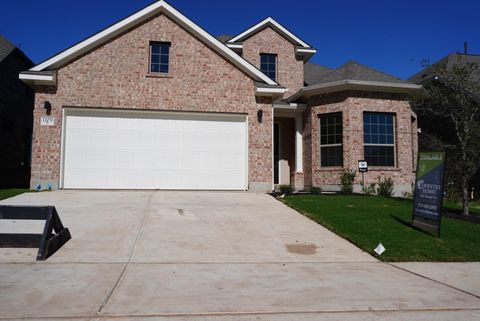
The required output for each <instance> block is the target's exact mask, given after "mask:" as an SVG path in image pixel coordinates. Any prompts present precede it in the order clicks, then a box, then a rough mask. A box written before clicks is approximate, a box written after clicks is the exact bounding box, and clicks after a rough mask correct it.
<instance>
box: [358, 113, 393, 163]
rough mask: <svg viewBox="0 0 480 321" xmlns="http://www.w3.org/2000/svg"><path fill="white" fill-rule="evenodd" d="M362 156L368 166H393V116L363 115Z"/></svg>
mask: <svg viewBox="0 0 480 321" xmlns="http://www.w3.org/2000/svg"><path fill="white" fill-rule="evenodd" d="M363 137H364V138H363V140H364V154H365V155H364V156H365V160H366V161H367V163H368V165H369V166H384V167H394V166H395V115H394V114H391V113H372V112H365V113H363Z"/></svg>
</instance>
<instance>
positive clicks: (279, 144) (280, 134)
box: [273, 121, 282, 186]
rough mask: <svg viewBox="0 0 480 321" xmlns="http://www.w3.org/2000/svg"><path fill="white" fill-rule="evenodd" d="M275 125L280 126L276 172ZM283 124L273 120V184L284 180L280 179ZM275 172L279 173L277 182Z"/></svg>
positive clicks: (278, 183)
mask: <svg viewBox="0 0 480 321" xmlns="http://www.w3.org/2000/svg"><path fill="white" fill-rule="evenodd" d="M275 126H277V127H278V135H277V136H278V160H277V171H276V173H275V139H276V137H275ZM281 141H282V124H281V123H280V122H279V121H274V122H273V185H274V186H275V185H281V184H282V182H281V181H280V173H281V171H280V165H281V163H280V157H281V155H282V143H281ZM275 174H277V179H278V181H277V183H275Z"/></svg>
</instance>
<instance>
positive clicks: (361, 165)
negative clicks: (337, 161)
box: [358, 160, 368, 194]
mask: <svg viewBox="0 0 480 321" xmlns="http://www.w3.org/2000/svg"><path fill="white" fill-rule="evenodd" d="M358 171H359V172H360V173H362V182H363V194H365V175H364V173H366V172H368V164H367V161H365V160H359V161H358Z"/></svg>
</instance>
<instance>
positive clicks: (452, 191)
mask: <svg viewBox="0 0 480 321" xmlns="http://www.w3.org/2000/svg"><path fill="white" fill-rule="evenodd" d="M445 198H446V199H447V201H448V202H450V203H458V202H459V201H460V193H459V192H458V188H457V186H455V183H453V182H452V183H448V184H447V188H446V189H445Z"/></svg>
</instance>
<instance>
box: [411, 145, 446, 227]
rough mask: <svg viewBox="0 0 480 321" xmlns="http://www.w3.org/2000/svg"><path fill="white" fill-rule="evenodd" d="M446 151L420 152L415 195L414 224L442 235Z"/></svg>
mask: <svg viewBox="0 0 480 321" xmlns="http://www.w3.org/2000/svg"><path fill="white" fill-rule="evenodd" d="M444 176H445V153H443V152H428V153H419V155H418V162H417V175H416V179H415V192H414V195H413V217H412V225H413V226H415V227H418V228H420V229H423V230H426V231H428V232H435V233H436V234H437V236H439V235H440V221H441V213H442V203H443V183H444V182H443V180H444Z"/></svg>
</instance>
